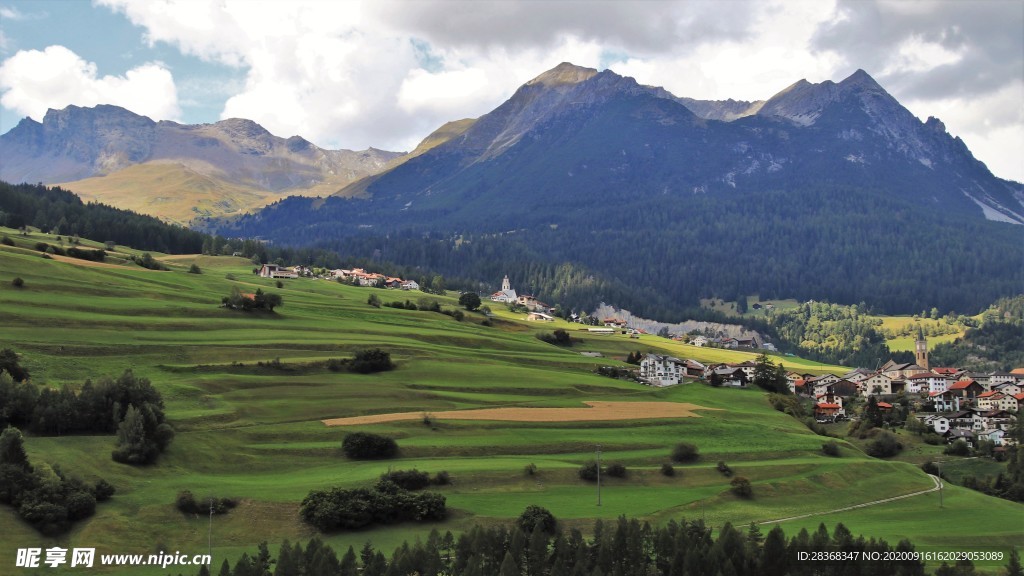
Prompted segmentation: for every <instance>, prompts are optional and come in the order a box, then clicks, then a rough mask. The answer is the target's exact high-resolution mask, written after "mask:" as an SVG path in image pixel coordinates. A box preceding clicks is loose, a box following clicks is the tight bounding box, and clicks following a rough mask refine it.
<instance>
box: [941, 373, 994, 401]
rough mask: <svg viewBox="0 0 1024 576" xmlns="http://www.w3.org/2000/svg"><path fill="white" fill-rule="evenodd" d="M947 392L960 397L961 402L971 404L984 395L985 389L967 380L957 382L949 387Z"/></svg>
mask: <svg viewBox="0 0 1024 576" xmlns="http://www.w3.org/2000/svg"><path fill="white" fill-rule="evenodd" d="M949 391H950V392H952V393H953V394H955V395H957V396H959V397H960V400H961V401H964V402H965V403H966V402H973V401H974V399H975V398H977V397H978V396H981V395H982V394H984V393H985V388H984V387H983V386H982V385H981V384H978V383H977V382H975V381H974V380H972V379H970V378H968V379H967V380H958V381H957V382H954V383H952V384H950V385H949Z"/></svg>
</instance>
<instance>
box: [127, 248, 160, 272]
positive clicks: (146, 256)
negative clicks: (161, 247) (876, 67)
mask: <svg viewBox="0 0 1024 576" xmlns="http://www.w3.org/2000/svg"><path fill="white" fill-rule="evenodd" d="M131 260H132V262H135V263H136V264H138V265H139V266H142V267H143V268H146V269H148V270H167V266H164V265H163V264H161V263H160V262H159V261H158V260H157V259H156V258H153V255H152V254H150V253H149V252H145V253H143V254H142V256H135V255H132V257H131Z"/></svg>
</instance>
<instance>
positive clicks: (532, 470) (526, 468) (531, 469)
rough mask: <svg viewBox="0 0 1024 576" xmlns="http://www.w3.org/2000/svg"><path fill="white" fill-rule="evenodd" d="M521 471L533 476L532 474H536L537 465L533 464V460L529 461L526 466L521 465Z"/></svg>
mask: <svg viewBox="0 0 1024 576" xmlns="http://www.w3.org/2000/svg"><path fill="white" fill-rule="evenodd" d="M523 473H524V474H526V475H527V476H534V475H536V474H537V465H536V464H534V463H533V462H530V463H529V464H527V465H526V466H524V467H523Z"/></svg>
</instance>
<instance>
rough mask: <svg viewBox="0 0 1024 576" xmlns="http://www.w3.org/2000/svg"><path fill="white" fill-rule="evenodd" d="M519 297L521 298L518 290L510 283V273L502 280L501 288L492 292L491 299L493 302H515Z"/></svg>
mask: <svg viewBox="0 0 1024 576" xmlns="http://www.w3.org/2000/svg"><path fill="white" fill-rule="evenodd" d="M517 298H519V296H518V295H517V294H516V291H515V290H513V289H512V285H511V284H509V281H508V274H506V275H505V279H504V280H502V281H501V290H499V291H497V292H495V293H494V294H491V300H492V301H493V302H505V303H512V302H515V301H516V299H517Z"/></svg>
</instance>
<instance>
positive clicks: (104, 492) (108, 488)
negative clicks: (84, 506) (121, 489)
mask: <svg viewBox="0 0 1024 576" xmlns="http://www.w3.org/2000/svg"><path fill="white" fill-rule="evenodd" d="M116 491H117V489H116V488H114V486H113V485H112V484H110V482H107V481H106V480H102V479H101V480H100V481H99V482H97V483H96V486H94V487H93V489H92V494H93V496H95V497H96V501H97V502H106V501H107V500H110V498H111V497H112V496H113V495H114V492H116Z"/></svg>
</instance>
